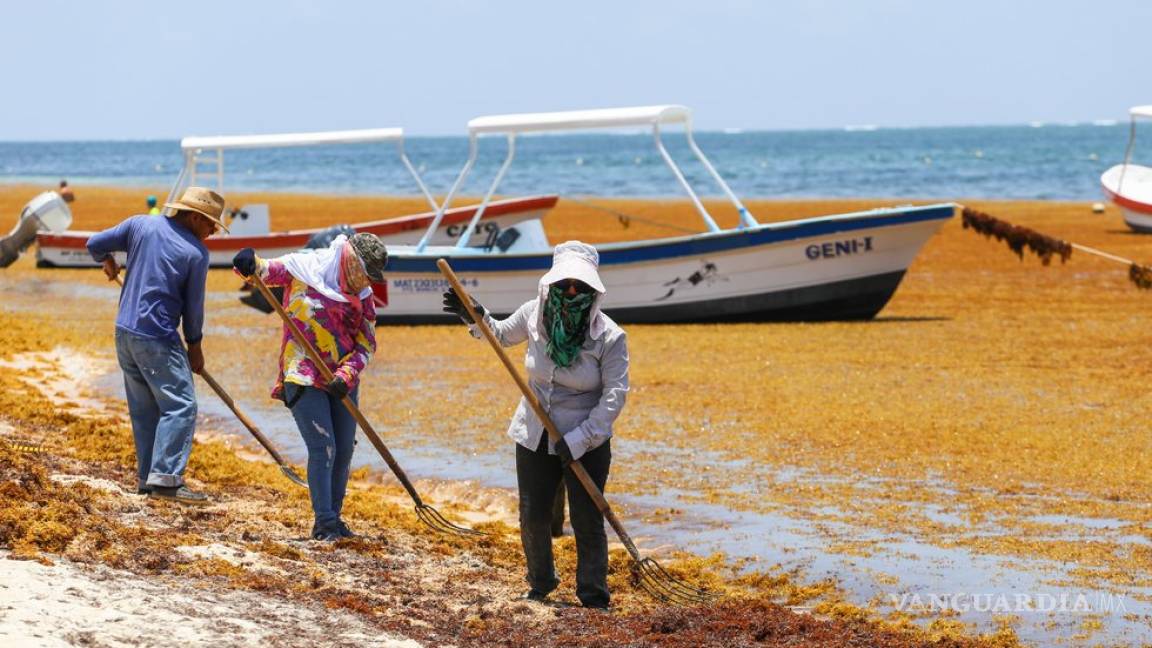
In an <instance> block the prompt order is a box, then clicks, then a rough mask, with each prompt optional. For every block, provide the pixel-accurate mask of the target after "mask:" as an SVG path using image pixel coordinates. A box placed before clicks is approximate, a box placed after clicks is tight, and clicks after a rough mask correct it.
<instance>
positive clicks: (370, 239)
mask: <svg viewBox="0 0 1152 648" xmlns="http://www.w3.org/2000/svg"><path fill="white" fill-rule="evenodd" d="M387 262H388V252H387V249H386V248H385V247H384V244H383V243H382V242H380V239H379V238H377V237H376V236H375V235H373V234H363V233H362V234H356V235H355V236H353V237H352V238H350V239H349V238H345V237H344V236H338V237H336V239H335V240H333V241H332V244H331V245H329V247H328V248H326V249H322V250H309V251H303V252H294V253H292V254H287V255H284V256H282V257H279V258H276V259H261V258H259V257H257V256H256V253H255V251H254V250H253V249H252V248H245V249H243V250H241V251H240V253H239V254H237V255H236V257H235V258H234V259H233V260H232V265H233V266H234V267H235V268H236V271H237V272H238V273H240V274H241V275H242V276H244V277H250V276H252V275H253V274H257V273H258V274H259V277H260V278H261V279H262V280H263V281H264V283H265V284H266V285H268V286H284V287H286V288H287V290H285V294H284V309H285V310H286V311H287V312H288V315H289V318H290V319H291V320H292V325H293V326H295V327H296V328H297V329H299V330H300V331H301V332H302V333H303V334H304V337H305V338H307V339H308V341H309V342H311V343H312V345H313V346H314V347H315V348H316V350H317V351H319V352H320V355H321V356H322V357H323V358H324V364H326V365H327V366H328V369H329V370H331V371H332V373H333V375H334V376H335V377H334V379H333V380H332V381H331V382H328V383H325V381H324V379H323V375H322V374H321V373H320V371H319V370H318V369H317V367H316V366H315V365H314V364H313V363H312V360H311V359H310V358H309V357H308V355H307V353H305V351H304V349H303V348H301V347H300V345H298V344H297V343H296V341H295V340H294V339H293V338H292V335H291V333H290V332H289V330H288V329H287V324H285V329H284V332H283V338H282V340H281V343H280V373H279V377H278V379H277V381H276V385H275V387H273V389H272V397H273V398H278V399H282V400H283V401H284V403H285V404H286V405H287V406H288V408H289V409H291V410H292V417H293V418H295V419H296V426H297V427H298V428H299V429H300V436H301V437H303V438H304V443H305V445H306V446H307V447H308V489H309V491H310V493H311V498H312V512H313V513H314V515H315V520H316V521H315V525H314V526H313V527H312V538H313V539H315V540H329V541H331V540H337V539H339V538H342V537H351V536H353V535H354V534H353V533H352V532H351V531H350V530H349V529H348V526H347V525H346V524H344V521H343V520H342V519H340V510H341V508H342V506H343V503H344V493H345V491H346V490H347V486H348V472H349V467H350V465H351V463H352V450H353V448H354V447H355V439H356V421H355V420H354V419H353V418H352V415H351V414H350V413H349V412H348V410H347V408H345V407H344V405H343V403H342V402H341V400H342V399H343V398H344V397H345V396H347V397H348V398H350V399H351V400H352V401H353V402H356V400H357V396H358V392H359V378H360V372H361V371H363V370H364V367H366V366H367V365H368V361H369V360H370V359H371V357H372V354H373V353H374V352H375V351H376V329H375V325H376V307H375V305H374V304H373V302H372V287H371V284H372V283H373V282H379V281H383V271H384V266H385V265H386V264H387Z"/></svg>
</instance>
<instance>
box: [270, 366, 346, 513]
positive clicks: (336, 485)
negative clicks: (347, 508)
mask: <svg viewBox="0 0 1152 648" xmlns="http://www.w3.org/2000/svg"><path fill="white" fill-rule="evenodd" d="M357 391H359V390H353V391H352V393H351V394H349V396H350V397H351V398H352V400H353V401H355V400H356V392H357ZM284 395H285V397H286V399H287V401H288V402H291V403H292V417H293V418H295V419H296V427H298V428H300V436H301V437H303V439H304V445H305V446H307V447H308V492H309V494H310V495H311V498H312V513H313V515H315V518H316V526H317V528H321V527H322V528H326V529H332V528H334V527H335V525H336V523H337V522H339V521H340V511H341V509H342V508H343V507H344V493H345V491H346V490H347V489H348V468H349V466H350V465H351V464H352V451H353V450H354V449H355V447H356V420H355V419H353V418H352V414H350V413H349V412H348V408H346V407H344V403H342V402H340V399H338V398H336V397H334V396H332V395H330V394H329V393H328V392H326V391H324V390H323V389H318V388H316V387H302V386H300V385H291V384H289V385H284Z"/></svg>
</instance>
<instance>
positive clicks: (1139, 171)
mask: <svg viewBox="0 0 1152 648" xmlns="http://www.w3.org/2000/svg"><path fill="white" fill-rule="evenodd" d="M1100 185H1101V187H1102V188H1103V189H1104V195H1105V196H1107V197H1108V200H1109V201H1110V202H1111V203H1112V204H1113V205H1116V207H1117V208H1118V209H1119V210H1120V213H1121V215H1123V217H1124V222H1125V223H1127V225H1128V227H1129V228H1130V229H1132V231H1134V232H1140V233H1142V234H1152V168H1148V167H1145V166H1140V165H1138V164H1128V165H1124V164H1117V165H1116V166H1114V167H1112V168H1111V169H1108V170H1107V171H1105V172H1104V174H1103V175H1102V176H1100Z"/></svg>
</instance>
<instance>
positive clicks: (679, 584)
mask: <svg viewBox="0 0 1152 648" xmlns="http://www.w3.org/2000/svg"><path fill="white" fill-rule="evenodd" d="M436 265H437V267H439V268H440V272H441V273H443V274H444V276H445V277H446V278H447V279H448V283H449V284H451V285H452V289H453V290H455V291H456V294H457V295H459V296H460V302H461V303H462V304H464V308H466V309H467V310H468V314H469V315H471V316H472V321H473V322H475V323H476V326H477V327H478V328H479V329H480V332H481V333H483V334H484V337H485V338H487V340H488V343H489V344H491V345H492V349H493V350H495V351H496V355H497V356H499V357H500V361H501V362H503V363H504V367H505V368H506V369H508V373H509V374H511V375H512V379H513V380H515V381H516V385H517V386H519V387H520V391H521V392H523V394H524V398H525V399H526V400H527V401H528V404H529V405H530V406H531V407H532V411H534V412H536V416H537V417H539V418H540V421H541V422H543V423H544V428H545V429H546V430H548V437H549V438H550V439H551V440H552V442H553V443H556V442H557V441H559V440H560V439H561V438H562V436H561V435H560V433H559V432H557V430H556V425H555V424H554V423H553V422H552V419H551V417H549V416H548V413H547V412H545V411H544V408H543V407H541V406H540V401H539V399H537V398H536V394H535V393H533V391H532V390H531V389H530V388H529V387H528V383H527V382H525V381H524V377H523V376H521V375H520V372H519V371H517V370H516V367H515V366H514V365H513V364H512V361H511V360H509V359H508V354H507V353H505V352H504V347H503V346H501V345H500V342H499V341H498V340H497V339H496V336H495V334H493V333H492V329H490V328H489V327H488V324H487V322H485V321H484V319H483V318H482V317H480V316H479V314H478V313H477V312H476V309H475V307H474V306H473V305H472V298H471V297H469V296H468V293H467V292H466V291H465V290H464V286H462V285H460V280H459V279H457V278H456V273H455V272H453V271H452V267H451V266H450V265H448V261H446V260H445V259H439V260H438V261H436ZM568 469H569V470H571V471H572V474H573V475H575V476H576V479H578V480H580V483H581V484H583V485H584V489H585V490H587V491H588V495H589V496H591V497H592V500H593V501H594V502H596V507H597V508H598V509H600V513H601V514H603V515H604V517H605V518H606V519H607V520H608V523H609V524H611V525H612V529H613V530H614V531H616V535H617V536H619V538H620V542H622V543H624V548H625V549H627V550H628V554H629V555H630V556H632V561H633V565H634V568H635V572H634V573H636V574H637V575H638V576H639V579H638V580H639V582H640V586H641V587H642V588H643V589H644V591H646V592H648V593H649V594H650V595H652V596H653V597H655V598H657V599H659V600H661V601H664V602H665V603H678V604H702V603H709V602H711V601H713V600H715V599H716V594H714V593H712V592H709V591H708V590H704V589H700V588H698V587H695V586H693V585H690V584H688V583H686V582H684V581H683V580H681V579H679V578H677V577H675V576H673V575H672V574H671V573H669V572H668V570H666V569H664V568H663V567H661V566H660V563H658V562H656V561H655V560H653V559H652V558H644V557H642V556H641V555H640V550H638V549H637V548H636V544H635V543H633V542H632V538H631V537H629V535H628V533H627V532H626V531H624V525H623V524H621V523H620V520H619V518H617V517H616V514H615V513H614V512H613V511H612V507H611V506H609V505H608V500H607V499H605V498H604V493H601V492H600V489H599V488H597V487H596V483H595V482H593V481H592V477H590V476H589V475H588V471H587V470H586V469H585V468H584V466H583V464H581V463H580V461H579V460H576V461H572V462H570V463H569V464H568Z"/></svg>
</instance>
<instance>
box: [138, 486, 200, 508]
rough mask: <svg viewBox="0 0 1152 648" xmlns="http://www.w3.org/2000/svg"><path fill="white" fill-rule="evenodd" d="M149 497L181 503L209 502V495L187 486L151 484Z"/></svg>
mask: <svg viewBox="0 0 1152 648" xmlns="http://www.w3.org/2000/svg"><path fill="white" fill-rule="evenodd" d="M149 488H151V490H150V491H149V492H148V496H149V497H158V498H160V499H166V500H172V501H175V502H180V503H181V504H207V503H208V496H207V495H205V494H204V493H197V492H196V491H194V490H192V489H190V488H188V487H187V486H150V487H149Z"/></svg>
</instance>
